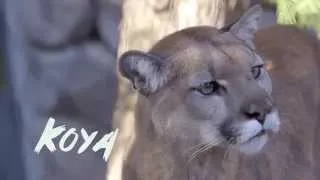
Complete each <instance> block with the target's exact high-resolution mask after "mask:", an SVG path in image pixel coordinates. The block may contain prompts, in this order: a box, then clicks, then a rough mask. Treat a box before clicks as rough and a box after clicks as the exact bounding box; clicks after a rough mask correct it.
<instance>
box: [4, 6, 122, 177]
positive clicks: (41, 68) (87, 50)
mask: <svg viewBox="0 0 320 180" xmlns="http://www.w3.org/2000/svg"><path fill="white" fill-rule="evenodd" d="M5 15H6V26H7V38H8V42H7V44H6V46H7V53H8V58H9V62H10V68H11V74H12V79H11V80H12V82H13V86H14V95H15V98H16V100H17V101H18V103H19V106H20V111H21V121H20V123H21V127H22V137H21V138H22V142H23V144H22V152H21V153H22V155H23V158H24V159H23V160H24V167H25V171H26V179H27V180H43V179H46V180H56V179H69V180H73V179H74V180H81V179H83V180H86V179H92V180H101V179H104V177H105V169H106V162H105V161H104V160H103V159H102V153H103V152H101V151H99V152H98V153H95V152H92V151H91V150H90V149H88V150H87V151H86V152H84V153H83V154H81V155H78V154H77V153H76V151H77V149H78V148H79V146H80V145H81V143H80V140H79V143H78V144H77V145H76V147H74V148H73V150H72V151H71V152H61V150H60V149H59V147H58V140H59V139H60V138H61V136H60V137H58V138H57V141H54V142H55V145H56V148H57V151H56V152H53V153H51V152H49V151H48V150H47V149H46V148H44V149H43V150H42V151H41V152H40V154H36V153H35V152H33V149H34V147H35V145H36V143H37V141H38V140H39V138H40V136H41V133H42V131H43V130H44V127H45V125H46V123H47V120H48V118H49V117H50V116H51V117H53V118H55V119H56V124H55V126H58V125H62V124H65V125H66V128H67V129H69V128H76V129H77V131H78V132H79V131H80V129H81V128H85V129H86V130H87V131H88V133H91V132H93V131H98V132H99V134H98V135H97V137H101V136H103V135H104V134H106V133H108V132H110V131H111V130H112V129H111V118H112V113H113V109H114V103H115V98H116V92H117V89H116V88H117V82H116V78H115V63H116V54H117V53H116V49H117V41H118V33H117V32H118V31H117V28H118V23H119V21H120V16H121V8H120V3H119V2H117V1H109V0H77V1H73V0H22V1H21V0H6V3H5ZM79 139H81V138H79ZM90 148H91V147H90Z"/></svg>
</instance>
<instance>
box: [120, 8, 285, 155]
mask: <svg viewBox="0 0 320 180" xmlns="http://www.w3.org/2000/svg"><path fill="white" fill-rule="evenodd" d="M260 14H261V8H260V6H255V7H253V8H251V9H249V10H248V12H246V13H245V14H244V15H243V17H242V18H240V19H239V20H238V21H237V22H236V23H234V24H233V25H231V26H230V27H227V28H224V29H221V30H217V29H216V28H214V27H209V26H201V27H200V26H199V27H192V28H187V29H184V30H181V31H178V32H175V33H173V34H170V35H168V36H167V37H165V38H163V39H161V40H160V41H158V42H157V43H156V44H155V45H154V46H153V47H152V49H151V50H150V51H149V52H141V51H133V50H132V51H128V52H126V53H124V54H123V55H122V56H121V57H120V63H119V68H120V72H121V73H122V75H123V76H124V77H125V78H127V79H129V80H130V81H131V82H132V84H133V86H134V87H135V88H136V89H137V91H138V92H139V93H140V96H144V98H145V99H147V102H148V105H147V106H146V108H147V110H148V111H150V116H151V117H150V121H151V124H152V126H153V127H154V130H155V132H156V134H157V135H158V136H162V137H165V138H166V139H168V140H172V141H174V142H177V141H179V142H185V143H187V144H189V145H190V146H196V145H199V144H202V145H206V146H207V147H212V148H214V147H220V148H221V147H222V148H223V147H226V146H232V147H236V148H239V149H240V151H241V152H244V153H247V154H253V153H256V152H259V151H260V150H261V149H262V147H263V146H264V145H265V143H266V142H267V140H268V137H269V136H270V134H272V133H275V132H277V131H278V130H279V125H280V123H279V117H278V114H277V110H276V108H275V107H274V105H273V100H272V97H271V95H270V94H271V89H272V87H271V81H270V78H269V75H268V73H267V71H266V70H265V67H264V62H263V60H262V58H261V57H260V56H259V55H258V54H257V53H256V52H255V47H254V44H253V43H252V39H253V34H254V32H255V31H256V30H257V24H258V21H259V17H260Z"/></svg>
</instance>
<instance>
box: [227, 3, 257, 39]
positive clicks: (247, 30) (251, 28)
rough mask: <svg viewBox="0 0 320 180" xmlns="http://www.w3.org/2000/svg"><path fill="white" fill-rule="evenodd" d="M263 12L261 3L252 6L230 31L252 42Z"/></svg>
mask: <svg viewBox="0 0 320 180" xmlns="http://www.w3.org/2000/svg"><path fill="white" fill-rule="evenodd" d="M261 14H262V8H261V6H260V5H254V6H252V7H251V8H250V9H249V10H248V11H247V12H245V13H244V15H243V16H242V17H241V18H240V19H239V20H238V21H237V22H235V23H234V24H233V25H232V26H231V27H230V30H229V31H230V32H231V33H232V34H234V35H235V36H237V37H238V38H239V39H241V40H244V41H246V42H251V41H252V39H253V36H254V33H255V32H256V31H257V29H258V24H259V21H260V17H261Z"/></svg>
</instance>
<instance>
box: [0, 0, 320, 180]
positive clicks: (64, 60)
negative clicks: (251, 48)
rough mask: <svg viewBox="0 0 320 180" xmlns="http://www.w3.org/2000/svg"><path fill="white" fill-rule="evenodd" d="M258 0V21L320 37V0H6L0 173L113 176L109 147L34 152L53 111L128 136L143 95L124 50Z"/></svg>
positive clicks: (31, 177)
mask: <svg viewBox="0 0 320 180" xmlns="http://www.w3.org/2000/svg"><path fill="white" fill-rule="evenodd" d="M257 3H260V4H263V8H264V13H263V16H262V21H261V23H260V28H263V27H267V26H271V25H274V24H277V23H278V24H293V25H295V26H298V27H302V28H305V29H306V31H307V32H308V33H310V34H312V35H313V36H314V37H316V36H318V37H320V1H319V0H264V1H263V0H252V1H250V0H76V1H75V0H2V1H1V4H0V24H1V25H0V141H1V142H2V144H1V145H0V156H1V157H0V179H1V180H58V179H68V180H87V179H92V180H102V179H106V171H107V164H106V162H104V160H103V159H102V153H103V151H99V152H98V153H95V152H93V151H91V150H90V149H88V150H87V151H85V152H84V153H83V154H80V155H79V154H77V153H76V151H77V149H78V148H79V146H80V145H81V143H77V145H76V147H74V148H73V150H72V151H71V152H61V151H60V150H59V148H58V147H57V149H58V150H57V151H56V152H54V153H50V152H49V151H48V150H47V149H46V148H44V149H43V150H42V151H41V153H40V154H36V153H34V152H33V149H34V147H35V145H36V143H37V141H38V140H39V138H40V136H41V133H42V131H43V129H44V127H45V124H46V123H47V120H48V118H49V117H54V118H55V119H56V124H55V126H59V125H63V124H64V125H66V127H67V129H69V128H76V129H77V130H78V132H79V130H80V129H81V128H85V129H86V130H87V131H88V133H91V132H93V131H98V132H99V134H98V135H97V138H96V139H99V137H102V136H103V135H104V134H106V133H109V132H111V131H112V130H113V129H114V128H116V127H118V128H120V131H122V132H124V133H122V134H121V135H120V136H119V138H122V139H126V138H127V137H128V134H126V132H127V131H129V130H126V127H122V124H121V122H122V121H126V122H130V119H132V110H133V107H134V105H133V104H134V101H135V98H134V97H135V96H134V94H133V93H132V89H131V87H130V86H129V85H128V84H127V82H125V81H123V80H122V79H121V78H119V77H118V75H117V68H116V67H117V63H116V60H117V57H118V55H120V54H121V53H123V52H124V51H126V50H128V49H141V50H147V49H148V48H150V47H151V46H152V44H153V43H154V42H156V41H157V40H159V39H160V38H162V37H163V36H165V35H167V34H168V33H171V32H173V31H176V30H179V29H182V28H185V27H190V26H195V25H203V24H208V25H213V26H216V27H218V28H221V27H223V26H225V25H227V24H230V23H232V22H233V21H235V20H236V19H237V18H239V17H240V15H241V14H242V13H243V12H244V11H245V10H246V9H247V8H248V7H249V6H251V5H252V4H257ZM58 140H59V138H57V141H55V145H56V146H57V145H58ZM118 146H119V145H118ZM115 148H116V149H117V148H119V147H115ZM115 151H117V150H115ZM112 161H113V162H115V161H116V160H114V159H112Z"/></svg>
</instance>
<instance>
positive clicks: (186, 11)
mask: <svg viewBox="0 0 320 180" xmlns="http://www.w3.org/2000/svg"><path fill="white" fill-rule="evenodd" d="M249 5H250V0H139V1H137V0H125V1H124V3H123V19H122V24H121V29H120V41H119V47H118V55H121V54H122V53H123V52H125V51H128V50H132V49H135V50H144V51H147V50H148V49H149V48H151V47H152V45H153V44H154V43H155V42H156V41H158V40H159V39H161V38H163V37H164V36H166V35H168V34H169V33H172V32H174V31H177V30H180V29H183V28H186V27H191V26H197V25H212V26H215V27H217V28H221V27H222V26H224V25H226V24H229V23H231V22H233V21H234V20H235V19H237V18H238V17H239V16H240V15H241V14H242V13H243V12H244V10H246V9H247V8H248V6H249ZM118 80H119V92H118V100H117V103H116V111H115V112H114V117H113V128H119V135H118V137H117V142H116V143H115V146H114V148H113V152H112V156H111V157H110V160H109V165H108V168H109V169H108V175H107V177H108V179H112V180H118V179H121V166H122V159H123V158H125V156H126V154H127V152H128V151H129V150H130V146H131V143H132V142H133V140H134V128H133V127H134V109H135V108H134V107H135V103H136V93H135V92H134V91H133V90H132V87H131V85H130V84H129V82H128V81H127V80H125V79H124V78H122V77H121V76H120V75H119V73H118Z"/></svg>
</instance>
